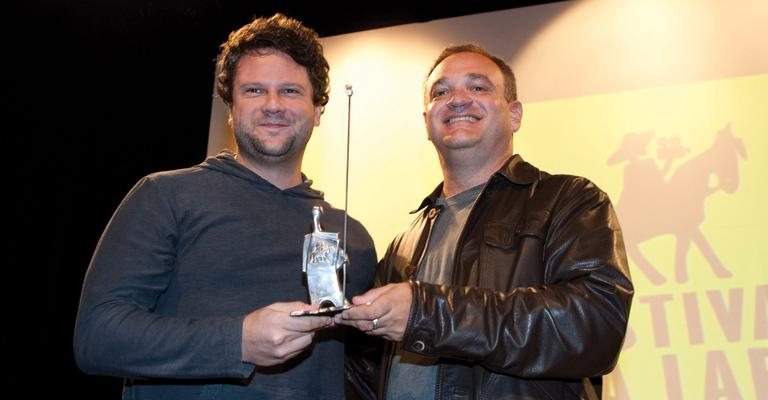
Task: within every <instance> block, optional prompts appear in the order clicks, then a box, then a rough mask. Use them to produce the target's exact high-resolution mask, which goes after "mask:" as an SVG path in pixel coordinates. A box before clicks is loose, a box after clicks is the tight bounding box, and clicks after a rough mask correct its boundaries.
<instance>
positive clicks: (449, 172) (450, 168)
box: [439, 146, 512, 198]
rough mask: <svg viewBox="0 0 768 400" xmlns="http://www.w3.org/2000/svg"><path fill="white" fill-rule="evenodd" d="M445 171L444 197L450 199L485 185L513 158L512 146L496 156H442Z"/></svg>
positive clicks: (441, 162)
mask: <svg viewBox="0 0 768 400" xmlns="http://www.w3.org/2000/svg"><path fill="white" fill-rule="evenodd" d="M439 156H440V165H441V167H442V170H443V196H444V197H446V198H448V197H451V196H454V195H457V194H459V193H461V192H463V191H465V190H467V189H471V188H473V187H475V186H477V185H480V184H482V183H485V182H487V181H488V179H490V177H491V175H493V174H494V173H495V172H496V171H498V170H499V169H500V168H501V167H502V166H503V165H504V163H505V162H507V160H508V159H509V158H510V157H512V146H510V147H509V149H507V150H506V151H504V152H500V153H499V154H497V155H494V156H492V157H491V156H488V157H478V156H477V155H475V154H466V155H464V154H451V155H443V154H440V155H439Z"/></svg>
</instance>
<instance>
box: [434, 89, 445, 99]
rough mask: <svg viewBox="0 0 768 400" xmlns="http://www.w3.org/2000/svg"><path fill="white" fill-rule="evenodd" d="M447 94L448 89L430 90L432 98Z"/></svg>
mask: <svg viewBox="0 0 768 400" xmlns="http://www.w3.org/2000/svg"><path fill="white" fill-rule="evenodd" d="M447 94H448V89H435V90H433V91H432V99H436V98H438V97H443V96H445V95H447Z"/></svg>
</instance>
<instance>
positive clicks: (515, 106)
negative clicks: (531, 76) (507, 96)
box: [509, 100, 523, 132]
mask: <svg viewBox="0 0 768 400" xmlns="http://www.w3.org/2000/svg"><path fill="white" fill-rule="evenodd" d="M509 118H510V120H511V121H510V122H511V125H512V132H517V130H518V129H520V124H521V121H522V120H523V104H522V103H520V101H518V100H515V101H513V102H511V103H509Z"/></svg>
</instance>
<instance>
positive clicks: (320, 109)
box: [315, 106, 325, 126]
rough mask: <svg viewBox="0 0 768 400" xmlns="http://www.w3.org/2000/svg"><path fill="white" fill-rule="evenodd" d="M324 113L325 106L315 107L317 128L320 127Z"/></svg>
mask: <svg viewBox="0 0 768 400" xmlns="http://www.w3.org/2000/svg"><path fill="white" fill-rule="evenodd" d="M323 111H325V107H324V106H316V107H315V126H320V117H321V116H322V115H323Z"/></svg>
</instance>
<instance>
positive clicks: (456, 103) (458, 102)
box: [447, 89, 472, 110]
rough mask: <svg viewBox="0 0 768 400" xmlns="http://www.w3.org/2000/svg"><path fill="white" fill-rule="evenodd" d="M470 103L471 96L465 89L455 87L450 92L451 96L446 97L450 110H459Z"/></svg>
mask: <svg viewBox="0 0 768 400" xmlns="http://www.w3.org/2000/svg"><path fill="white" fill-rule="evenodd" d="M470 104H472V96H470V95H469V93H467V91H466V90H463V89H456V90H454V91H453V92H451V97H450V98H448V102H447V105H448V108H450V109H451V110H460V109H462V108H465V107H467V106H469V105H470Z"/></svg>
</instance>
